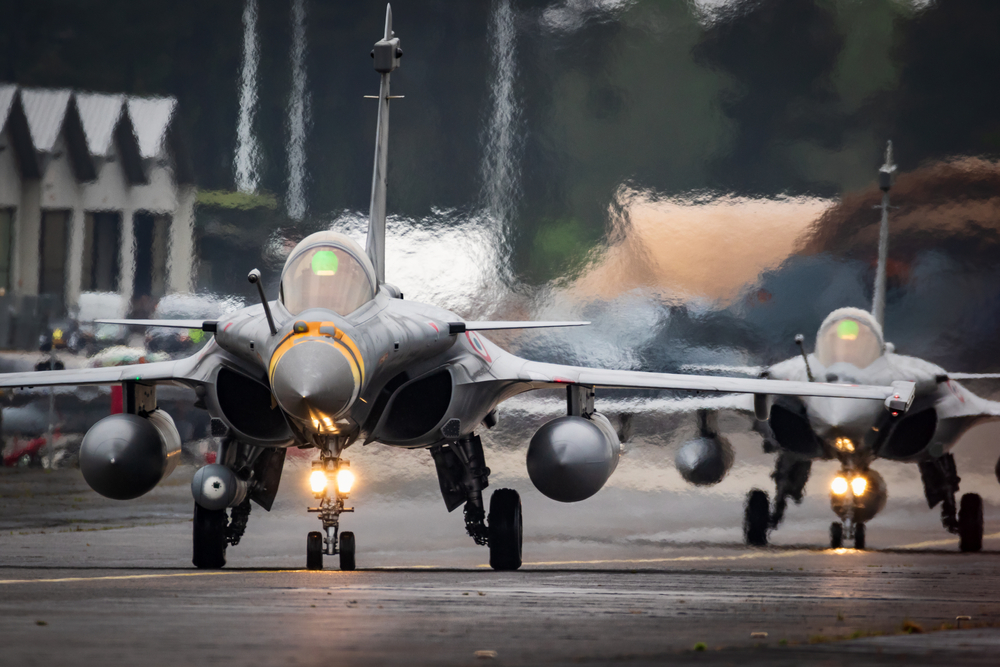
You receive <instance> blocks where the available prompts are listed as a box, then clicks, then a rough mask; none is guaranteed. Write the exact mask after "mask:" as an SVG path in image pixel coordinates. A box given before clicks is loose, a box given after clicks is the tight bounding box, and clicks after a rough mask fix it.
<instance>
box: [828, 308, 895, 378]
mask: <svg viewBox="0 0 1000 667" xmlns="http://www.w3.org/2000/svg"><path fill="white" fill-rule="evenodd" d="M884 351H885V342H884V341H883V340H882V328H881V327H880V326H879V325H878V322H876V321H875V318H873V317H872V316H871V313H868V312H866V311H863V310H860V309H858V308H841V309H839V310H835V311H834V312H832V313H830V315H829V316H827V318H826V320H824V321H823V324H822V325H821V326H820V328H819V334H817V336H816V358H817V359H818V360H819V362H820V363H821V364H823V365H824V366H827V367H829V366H831V365H833V364H835V363H838V362H845V363H848V364H851V365H852V366H854V367H856V368H867V367H868V366H870V365H871V364H872V362H873V361H875V360H876V359H878V358H879V357H880V356H882V353H883V352H884Z"/></svg>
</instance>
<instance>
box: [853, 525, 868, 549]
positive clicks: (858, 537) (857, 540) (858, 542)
mask: <svg viewBox="0 0 1000 667" xmlns="http://www.w3.org/2000/svg"><path fill="white" fill-rule="evenodd" d="M854 548H855V549H857V550H858V551H864V550H865V524H863V523H859V524H857V525H855V526H854Z"/></svg>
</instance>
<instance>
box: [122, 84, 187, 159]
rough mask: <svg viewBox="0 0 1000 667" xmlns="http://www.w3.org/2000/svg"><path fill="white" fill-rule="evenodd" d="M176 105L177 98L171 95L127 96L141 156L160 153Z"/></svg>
mask: <svg viewBox="0 0 1000 667" xmlns="http://www.w3.org/2000/svg"><path fill="white" fill-rule="evenodd" d="M176 106H177V100H175V99H174V98H172V97H130V98H128V115H129V116H130V117H131V118H132V125H133V126H134V127H135V136H136V139H138V140H139V153H140V154H141V155H142V157H144V158H151V157H156V156H157V155H159V154H160V152H161V151H162V149H163V139H164V137H165V136H166V133H167V127H168V126H169V125H170V118H171V117H172V116H173V114H174V109H175V108H176Z"/></svg>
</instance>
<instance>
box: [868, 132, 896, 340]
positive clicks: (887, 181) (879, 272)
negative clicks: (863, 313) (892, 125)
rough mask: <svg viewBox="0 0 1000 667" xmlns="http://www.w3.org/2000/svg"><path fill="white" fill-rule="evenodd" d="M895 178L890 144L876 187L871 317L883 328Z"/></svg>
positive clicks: (887, 147) (889, 144) (888, 144)
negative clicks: (877, 209) (875, 259)
mask: <svg viewBox="0 0 1000 667" xmlns="http://www.w3.org/2000/svg"><path fill="white" fill-rule="evenodd" d="M895 176H896V165H895V164H893V163H892V142H891V141H890V142H888V143H887V144H886V148H885V164H883V165H882V167H881V168H880V169H879V170H878V186H879V189H881V190H882V207H881V208H882V226H881V227H880V228H879V234H878V266H877V267H876V268H875V293H874V294H873V295H872V315H873V316H874V317H875V321H876V322H878V325H879V326H880V327H882V328H883V330H884V328H885V281H886V275H885V264H886V261H887V260H888V258H889V190H890V189H892V183H893V180H894V179H895Z"/></svg>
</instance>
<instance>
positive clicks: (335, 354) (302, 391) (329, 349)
mask: <svg viewBox="0 0 1000 667" xmlns="http://www.w3.org/2000/svg"><path fill="white" fill-rule="evenodd" d="M357 385H358V382H357V378H356V370H355V369H354V368H353V367H352V364H351V363H350V362H349V361H348V359H347V357H345V356H344V354H343V353H342V352H341V351H340V350H339V349H337V348H336V347H334V346H333V345H331V344H330V343H327V342H325V341H305V342H302V343H298V344H297V345H294V346H292V347H291V348H289V349H288V350H286V351H285V352H284V353H283V354H282V355H281V357H280V358H279V359H278V361H277V363H276V365H275V368H274V374H273V375H272V377H271V389H272V391H273V392H274V397H275V399H276V400H277V401H278V405H280V406H281V409H282V410H284V411H285V412H286V413H288V414H289V415H291V416H292V417H296V418H298V419H300V420H302V421H304V422H306V424H307V425H310V426H313V427H314V428H318V429H321V430H327V429H328V428H329V427H330V425H329V424H327V423H326V420H334V419H337V418H339V417H342V416H343V415H344V414H345V413H346V412H347V411H348V409H349V408H350V407H351V405H352V404H353V403H354V399H355V398H356V395H357V390H358V386H357Z"/></svg>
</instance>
